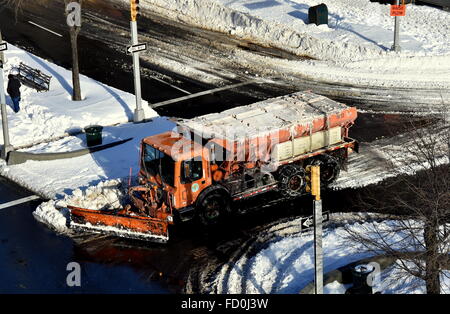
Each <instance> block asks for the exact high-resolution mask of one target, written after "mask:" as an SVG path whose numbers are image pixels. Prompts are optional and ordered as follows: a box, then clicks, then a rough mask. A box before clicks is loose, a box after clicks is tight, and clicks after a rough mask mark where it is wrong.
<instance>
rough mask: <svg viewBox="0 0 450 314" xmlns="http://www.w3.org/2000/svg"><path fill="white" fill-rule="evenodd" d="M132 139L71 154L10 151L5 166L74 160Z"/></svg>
mask: <svg viewBox="0 0 450 314" xmlns="http://www.w3.org/2000/svg"><path fill="white" fill-rule="evenodd" d="M132 139H133V138H132V137H130V138H128V139H125V140H121V141H117V142H113V143H109V144H105V145H102V146H97V147H92V148H84V149H80V150H76V151H72V152H63V153H41V154H35V153H27V152H18V151H12V152H9V154H8V158H7V165H8V166H11V165H18V164H22V163H24V162H26V161H28V160H37V161H45V160H58V159H66V158H74V157H79V156H83V155H87V154H91V153H95V152H98V151H101V150H104V149H107V148H111V147H114V146H118V145H121V144H124V143H126V142H129V141H131V140H132Z"/></svg>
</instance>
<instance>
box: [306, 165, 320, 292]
mask: <svg viewBox="0 0 450 314" xmlns="http://www.w3.org/2000/svg"><path fill="white" fill-rule="evenodd" d="M306 172H307V173H308V174H309V180H308V178H307V181H309V186H308V185H307V192H310V193H311V195H313V196H314V213H313V217H314V292H315V294H323V248H322V229H323V228H322V224H323V217H322V200H321V199H320V166H307V167H306Z"/></svg>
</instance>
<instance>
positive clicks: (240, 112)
mask: <svg viewBox="0 0 450 314" xmlns="http://www.w3.org/2000/svg"><path fill="white" fill-rule="evenodd" d="M356 117H357V111H356V108H353V107H348V106H346V105H344V104H341V103H338V102H335V101H333V100H331V99H329V98H326V97H323V96H319V95H317V94H313V93H310V92H299V93H294V94H290V95H287V96H282V97H278V98H272V99H268V100H265V101H261V102H257V103H254V104H251V105H248V106H242V107H237V108H233V109H230V110H227V111H224V112H221V113H213V114H208V115H205V116H201V117H197V118H193V119H189V120H178V121H177V128H176V129H174V130H172V131H169V132H165V133H161V134H157V135H154V136H149V137H146V138H145V139H143V140H142V143H141V155H140V156H141V160H140V165H141V167H140V172H139V180H140V184H139V186H136V187H131V188H130V191H129V195H130V205H127V206H126V207H125V208H124V209H121V210H117V211H116V212H111V211H109V212H102V211H92V210H84V209H80V208H78V209H77V208H75V209H74V208H71V212H72V220H75V222H74V225H75V226H78V227H80V226H81V225H84V226H86V225H89V227H91V230H92V229H95V228H97V229H96V230H97V231H100V230H105V231H107V230H109V229H111V228H118V229H120V230H122V231H124V235H123V234H120V233H117V234H118V235H121V236H126V237H134V234H135V233H136V232H137V233H141V234H145V235H148V236H149V237H151V236H157V237H167V238H168V234H167V226H168V224H171V223H173V221H174V219H173V218H174V216H176V217H179V218H180V220H181V221H186V220H189V219H192V218H198V219H199V221H201V222H202V223H203V224H205V225H214V224H216V223H218V222H219V221H220V219H221V217H223V216H224V215H227V214H230V213H232V211H233V210H235V207H236V206H235V204H236V203H238V202H236V201H239V200H244V199H248V198H252V197H255V196H257V195H260V194H263V193H266V192H268V191H278V192H279V195H280V196H281V197H283V198H294V197H297V196H300V195H302V194H304V193H306V189H307V173H306V170H305V169H306V167H307V166H308V165H319V166H320V174H321V184H322V186H326V185H328V184H330V183H332V182H334V181H335V180H336V178H337V177H338V175H339V172H340V169H341V168H342V167H344V166H345V163H346V160H347V157H348V155H349V153H351V152H352V151H358V143H357V141H355V140H354V139H351V138H349V137H348V131H349V128H350V127H351V126H352V125H353V123H354V121H355V120H356ZM91 212H92V213H91ZM145 221H146V222H148V226H147V227H145V226H144V227H142V223H143V222H145ZM144 224H145V223H144ZM92 227H93V228H92Z"/></svg>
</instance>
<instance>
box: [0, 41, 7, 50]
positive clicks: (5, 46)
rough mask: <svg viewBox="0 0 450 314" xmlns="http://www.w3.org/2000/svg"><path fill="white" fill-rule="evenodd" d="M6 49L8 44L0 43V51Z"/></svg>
mask: <svg viewBox="0 0 450 314" xmlns="http://www.w3.org/2000/svg"><path fill="white" fill-rule="evenodd" d="M5 50H8V44H7V43H1V44H0V51H5Z"/></svg>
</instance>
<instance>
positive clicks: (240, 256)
mask: <svg viewBox="0 0 450 314" xmlns="http://www.w3.org/2000/svg"><path fill="white" fill-rule="evenodd" d="M340 215H341V214H335V215H333V216H332V218H331V219H332V221H333V219H337V220H339V216H340ZM299 225H300V221H299V219H295V220H291V221H288V222H284V223H280V224H276V225H275V226H273V227H270V228H269V229H268V230H264V231H263V232H261V233H259V234H256V235H255V237H254V238H253V239H252V240H250V241H248V242H247V243H243V244H242V246H241V249H239V250H238V251H237V253H236V254H235V255H234V256H233V257H232V259H231V260H230V261H229V262H227V263H225V264H224V265H223V266H222V268H221V269H220V270H219V271H218V272H217V273H216V274H215V276H214V277H213V279H212V283H211V282H207V283H206V286H209V287H211V288H212V290H210V291H204V292H214V293H257V294H265V293H299V292H300V291H301V290H302V289H303V288H305V287H306V286H307V285H308V284H310V283H311V282H312V281H313V280H314V248H313V243H314V241H313V237H314V235H313V233H312V232H309V233H300V232H299ZM397 225H398V222H397V221H395V220H383V221H380V222H364V219H359V221H358V220H357V221H355V220H353V221H346V219H345V218H344V220H343V221H341V223H339V224H337V225H333V224H331V225H329V226H328V227H325V228H324V236H323V249H324V251H323V254H324V273H325V274H326V273H327V272H330V271H332V270H335V269H338V268H340V267H343V266H346V265H348V264H351V263H354V262H357V261H359V260H361V259H366V258H368V257H371V256H373V255H374V253H369V252H368V251H367V250H366V248H365V247H364V246H363V245H362V244H360V243H356V242H352V241H351V240H350V239H349V237H348V232H347V231H346V229H347V230H350V231H351V232H362V233H363V234H364V235H365V236H368V235H370V233H369V234H368V233H367V230H383V231H385V232H389V230H392V228H396V227H395V226H397ZM372 235H373V236H374V239H377V235H376V232H375V231H372ZM418 238H421V236H420V235H418ZM405 239H406V240H407V238H405V237H404V236H403V235H402V234H401V233H397V234H395V236H394V235H393V234H392V233H391V236H390V237H387V238H385V240H386V241H388V242H389V243H391V244H393V245H397V244H398V245H399V247H400V245H404V244H405V243H404V242H405ZM399 272H401V270H400V269H398V267H395V265H394V266H392V267H388V268H386V269H385V270H384V271H382V273H381V274H380V275H381V276H380V277H379V278H375V279H376V280H375V281H374V284H375V286H374V291H381V292H382V293H423V292H424V282H423V281H419V282H414V285H412V284H411V281H413V278H409V277H408V276H406V275H404V274H403V277H404V280H402V281H398V280H397V281H392V280H389V279H392V278H393V277H394V276H398V275H400V273H399ZM448 273H449V272H448V271H447V272H446V274H447V275H448ZM210 276H211V275H209V276H204V278H210ZM396 278H398V277H396ZM442 278H443V285H442V286H443V293H449V292H450V290H449V284H450V280H449V278H448V276H443V277H442ZM208 280H209V279H206V281H208ZM347 288H349V286H348V285H343V284H341V283H339V282H332V283H330V284H328V285H326V286H325V287H324V291H325V292H326V293H345V290H346V289H347Z"/></svg>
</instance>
